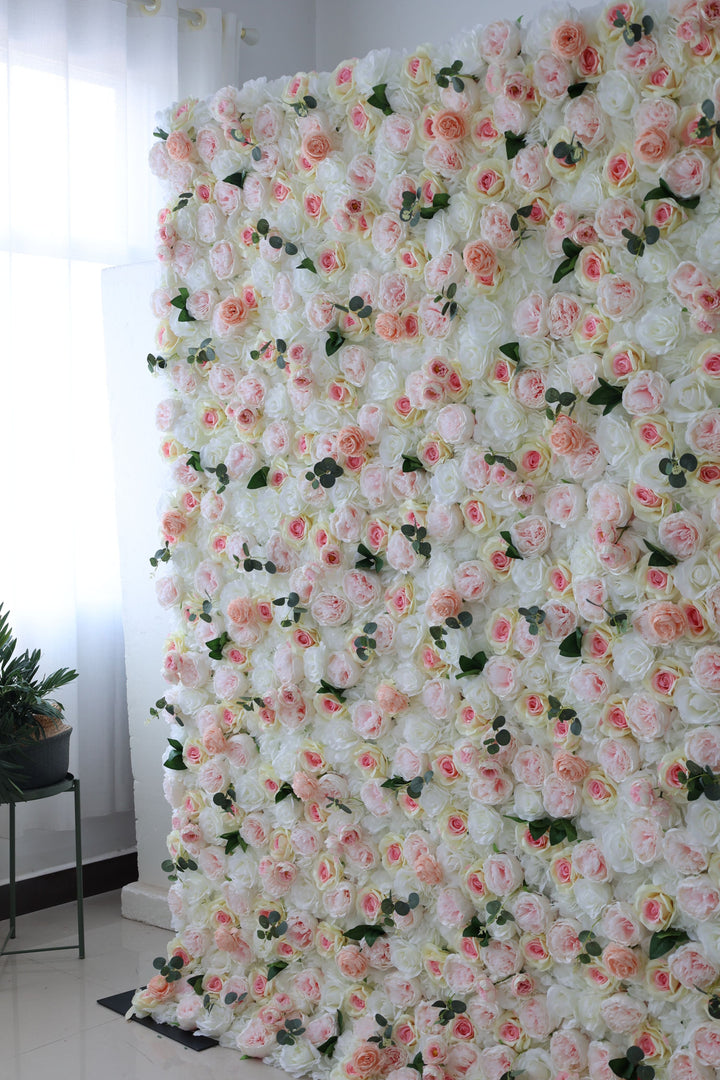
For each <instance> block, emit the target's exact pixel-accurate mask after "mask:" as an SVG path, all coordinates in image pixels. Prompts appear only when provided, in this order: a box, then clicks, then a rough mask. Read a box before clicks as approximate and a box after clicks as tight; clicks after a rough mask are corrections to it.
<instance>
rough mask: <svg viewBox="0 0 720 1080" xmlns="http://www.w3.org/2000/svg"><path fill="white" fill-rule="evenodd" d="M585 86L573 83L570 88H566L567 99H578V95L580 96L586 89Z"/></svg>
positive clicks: (583, 83)
mask: <svg viewBox="0 0 720 1080" xmlns="http://www.w3.org/2000/svg"><path fill="white" fill-rule="evenodd" d="M586 86H587V83H586V82H576V83H573V84H572V86H568V97H569V98H576V97H580V95H581V94H582V92H583V90H584V89H585V88H586Z"/></svg>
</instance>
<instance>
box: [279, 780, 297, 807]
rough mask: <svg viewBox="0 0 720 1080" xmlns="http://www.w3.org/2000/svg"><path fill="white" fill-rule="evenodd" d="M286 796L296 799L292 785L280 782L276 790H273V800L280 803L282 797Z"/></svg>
mask: <svg viewBox="0 0 720 1080" xmlns="http://www.w3.org/2000/svg"><path fill="white" fill-rule="evenodd" d="M288 798H293V799H297V795H296V794H295V792H294V791H293V789H292V785H291V784H288V783H287V781H286V782H285V783H284V784H281V785H280V787H279V788H278V790H277V791H276V792H275V802H276V803H281V802H283V800H284V799H288Z"/></svg>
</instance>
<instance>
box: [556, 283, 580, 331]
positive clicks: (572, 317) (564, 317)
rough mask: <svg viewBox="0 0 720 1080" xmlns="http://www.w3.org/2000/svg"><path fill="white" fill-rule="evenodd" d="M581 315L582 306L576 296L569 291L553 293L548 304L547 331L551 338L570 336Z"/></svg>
mask: <svg viewBox="0 0 720 1080" xmlns="http://www.w3.org/2000/svg"><path fill="white" fill-rule="evenodd" d="M581 315H582V306H581V304H580V301H579V299H578V297H577V296H572V295H571V294H570V293H562V292H558V293H555V294H554V295H553V296H551V297H550V303H549V305H548V331H549V333H550V337H552V338H567V337H571V336H572V334H573V331H574V330H575V328H576V326H577V324H578V323H579V321H580V317H581Z"/></svg>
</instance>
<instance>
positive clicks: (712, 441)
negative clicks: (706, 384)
mask: <svg viewBox="0 0 720 1080" xmlns="http://www.w3.org/2000/svg"><path fill="white" fill-rule="evenodd" d="M685 438H686V439H687V442H688V445H689V446H690V447H691V449H693V450H694V451H695V453H696V454H708V455H718V454H720V409H708V410H707V412H704V413H702V414H701V415H700V416H698V417H697V418H696V419H695V420H691V421H690V423H689V424H688V426H687V429H686V432H685Z"/></svg>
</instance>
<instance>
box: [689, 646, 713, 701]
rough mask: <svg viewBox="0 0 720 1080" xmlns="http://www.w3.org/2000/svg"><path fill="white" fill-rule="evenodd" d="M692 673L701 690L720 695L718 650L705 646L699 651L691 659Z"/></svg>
mask: <svg viewBox="0 0 720 1080" xmlns="http://www.w3.org/2000/svg"><path fill="white" fill-rule="evenodd" d="M692 673H693V675H694V676H695V678H696V679H697V681H698V682H699V684H700V686H702V688H703V690H710V691H711V692H712V693H720V648H718V647H717V646H716V645H706V646H705V647H704V648H702V649H699V650H698V651H697V652H696V653H695V656H694V657H693V661H692Z"/></svg>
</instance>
